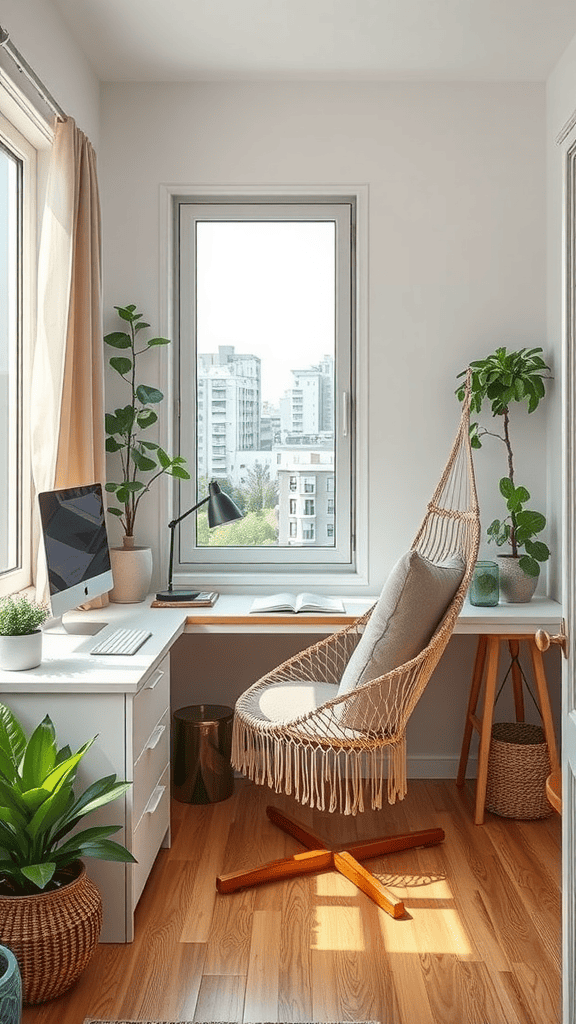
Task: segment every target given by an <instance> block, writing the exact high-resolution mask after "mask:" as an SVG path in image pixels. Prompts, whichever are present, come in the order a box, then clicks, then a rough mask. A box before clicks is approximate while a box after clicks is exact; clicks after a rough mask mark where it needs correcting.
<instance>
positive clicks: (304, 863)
mask: <svg viewBox="0 0 576 1024" xmlns="http://www.w3.org/2000/svg"><path fill="white" fill-rule="evenodd" d="M266 814H267V815H268V817H269V818H270V821H272V822H273V823H274V824H275V825H278V827H279V828H281V829H282V830H283V831H284V832H287V833H288V835H291V836H293V838H294V839H297V840H298V842H300V843H302V846H304V847H305V848H306V850H305V852H304V853H295V854H294V856H292V857H284V858H283V859H282V860H272V861H269V863H268V864H261V865H260V866H259V867H256V868H251V869H249V870H248V871H235V872H233V873H232V874H229V875H220V876H219V877H218V878H217V879H216V888H217V889H218V892H220V893H229V892H235V891H236V890H237V889H247V888H249V887H250V886H253V885H263V884H264V882H274V881H280V879H283V878H294V877H295V876H296V875H308V874H313V873H314V872H317V871H339V872H340V874H341V875H344V876H345V878H348V879H350V881H351V882H354V884H355V885H356V886H358V888H359V889H361V890H362V892H364V893H366V895H367V896H369V897H370V899H371V900H374V903H377V904H378V906H379V907H381V908H382V910H385V911H386V913H388V914H391V916H392V917H402V915H403V914H404V904H403V903H402V900H399V899H397V898H396V896H393V894H392V893H391V892H389V890H388V889H386V888H385V886H383V885H382V883H381V882H380V881H379V880H378V879H377V878H375V876H374V875H373V874H371V873H370V871H367V870H366V868H364V867H362V864H360V861H362V860H369V859H370V857H382V856H383V855H384V854H387V853H396V852H397V851H399V850H409V849H413V848H414V847H416V846H435V845H436V844H437V843H441V842H443V841H444V838H445V836H444V830H443V829H441V828H429V829H424V830H423V831H421V832H407V833H404V834H402V835H396V836H385V837H384V838H382V839H368V840H366V841H365V842H361V843H355V844H354V845H353V846H348V848H347V849H341V850H340V849H338V850H329V849H327V847H326V844H325V843H323V842H322V840H321V839H319V838H318V836H315V835H314V833H313V832H308V830H307V829H305V828H303V827H302V825H300V824H299V823H298V822H297V821H293V820H292V819H291V818H288V817H287V816H286V815H285V814H282V813H281V812H280V811H279V810H277V808H275V807H267V808H266Z"/></svg>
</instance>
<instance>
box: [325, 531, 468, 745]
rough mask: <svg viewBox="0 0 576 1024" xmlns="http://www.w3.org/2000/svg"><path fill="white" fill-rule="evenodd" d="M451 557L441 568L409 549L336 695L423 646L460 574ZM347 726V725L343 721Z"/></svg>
mask: <svg viewBox="0 0 576 1024" xmlns="http://www.w3.org/2000/svg"><path fill="white" fill-rule="evenodd" d="M464 570H465V563H464V559H463V558H462V557H461V556H460V555H454V556H452V557H451V558H449V559H447V560H446V561H444V562H442V563H441V564H436V563H434V562H431V561H429V560H428V559H427V558H424V556H423V555H421V554H420V553H419V552H418V551H408V552H407V553H406V554H405V555H403V556H402V558H400V559H399V560H398V562H397V563H396V565H395V566H394V568H393V569H392V571H391V573H390V575H389V577H388V579H387V581H386V583H385V584H384V588H383V590H382V594H381V595H380V598H379V600H378V603H377V604H376V606H375V608H374V611H373V612H372V614H371V616H370V618H369V620H368V623H367V625H366V629H365V630H364V634H363V636H362V638H361V640H360V641H359V643H358V646H357V647H356V650H355V651H354V653H353V654H352V657H351V658H350V661H349V662H348V665H347V666H346V669H345V672H344V675H343V676H342V680H341V682H340V687H339V690H338V695H339V696H341V695H342V694H344V693H348V692H349V691H350V690H353V689H354V688H355V687H357V686H361V685H362V684H363V683H367V682H369V681H370V680H371V679H377V678H378V677H379V676H383V675H385V674H386V673H387V672H391V671H392V669H395V668H399V666H400V665H404V664H405V663H406V662H407V661H411V660H412V658H415V657H416V655H417V654H419V653H420V651H422V650H423V649H424V647H426V645H427V644H428V643H429V641H430V640H431V638H432V636H433V634H434V631H435V629H436V627H437V626H438V625H439V623H440V622H441V620H442V618H443V617H444V615H445V613H446V611H447V609H448V606H449V604H450V602H451V601H452V599H453V597H454V595H455V593H456V591H457V590H458V587H459V586H460V583H461V580H462V577H463V575H464ZM346 724H347V725H350V724H351V722H348V721H347V723H346Z"/></svg>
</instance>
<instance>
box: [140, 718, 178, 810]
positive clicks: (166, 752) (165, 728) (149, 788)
mask: <svg viewBox="0 0 576 1024" xmlns="http://www.w3.org/2000/svg"><path fill="white" fill-rule="evenodd" d="M169 765H170V711H169V710H166V711H165V712H164V714H163V715H162V718H161V719H160V721H159V722H158V724H157V725H155V726H154V728H153V730H152V732H151V733H150V736H149V737H148V739H147V740H146V743H145V745H144V750H143V751H142V753H141V754H140V757H139V758H138V760H137V761H136V764H135V765H134V783H133V787H132V806H133V821H134V827H135V828H136V827H137V826H138V823H139V821H140V818H141V817H142V815H143V813H144V808H145V807H146V804H147V803H148V801H149V799H150V797H151V796H152V793H153V792H154V789H155V787H156V786H157V785H158V781H159V779H160V776H161V775H163V774H164V771H165V770H166V768H167V767H169Z"/></svg>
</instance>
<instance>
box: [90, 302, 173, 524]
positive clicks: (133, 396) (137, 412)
mask: <svg viewBox="0 0 576 1024" xmlns="http://www.w3.org/2000/svg"><path fill="white" fill-rule="evenodd" d="M114 309H116V310H117V311H118V316H119V317H120V319H121V320H123V321H124V323H125V324H127V327H128V331H127V332H126V331H113V332H112V333H111V334H107V335H106V336H105V338H104V341H105V342H106V344H107V345H110V347H111V348H115V349H118V350H120V351H121V352H122V355H115V356H112V358H111V359H110V360H109V363H110V366H111V367H112V369H113V370H115V372H116V373H117V374H119V376H120V377H122V380H124V381H125V382H126V384H127V385H128V387H129V393H130V401H129V402H128V404H127V405H124V406H122V407H121V408H118V409H115V410H114V412H113V413H106V419H105V427H106V434H107V438H106V451H107V452H109V453H110V454H117V455H118V457H119V461H120V467H119V468H120V474H119V477H120V479H119V482H114V481H112V480H111V481H109V482H108V483H107V484H106V490H107V491H109V492H110V493H112V494H113V495H114V498H115V500H116V501H117V503H118V504H117V505H109V506H108V511H109V512H110V513H111V514H112V515H114V516H117V518H118V519H120V522H121V524H122V526H123V528H124V533H125V534H126V536H127V537H133V536H134V523H135V520H136V513H137V512H138V508H139V505H140V502H141V501H142V498H143V497H144V495H145V494H148V491H149V490H150V487H151V485H152V484H153V483H154V481H155V480H157V479H158V477H159V476H162V474H163V473H168V475H169V476H175V477H178V478H179V479H180V480H189V479H190V474H189V472H188V470H187V469H186V460H185V459H184V458H182V456H181V455H175V456H171V455H168V454H167V452H165V451H164V449H163V448H161V447H160V445H159V444H157V443H156V442H155V441H150V440H148V439H147V438H146V437H144V436H143V432H144V431H146V430H148V429H149V428H150V427H152V426H153V425H154V424H155V423H157V422H158V414H157V412H156V408H157V406H158V405H159V403H160V402H162V400H163V398H164V395H163V393H162V391H159V390H158V388H157V387H152V386H151V385H150V384H138V383H137V382H136V364H137V361H138V358H139V356H141V355H142V354H143V353H144V352H147V351H148V350H149V349H151V348H157V347H158V346H159V345H169V344H170V341H169V339H168V338H148V340H147V341H145V342H143V343H142V347H140V348H138V347H137V345H139V344H140V341H141V339H142V335H141V334H140V332H141V331H143V330H145V329H146V328H148V327H150V324H148V323H145V322H144V320H143V319H142V317H143V313H139V312H138V311H137V309H136V306H134V305H130V306H115V307H114ZM150 474H152V475H150ZM142 476H143V479H142Z"/></svg>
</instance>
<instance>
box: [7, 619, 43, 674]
mask: <svg viewBox="0 0 576 1024" xmlns="http://www.w3.org/2000/svg"><path fill="white" fill-rule="evenodd" d="M41 661H42V632H41V630H39V629H37V630H36V631H35V632H34V633H24V634H22V635H21V636H0V668H3V669H5V670H6V671H8V672H22V671H24V670H25V669H27V668H37V666H38V665H39V664H40V662H41Z"/></svg>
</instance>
